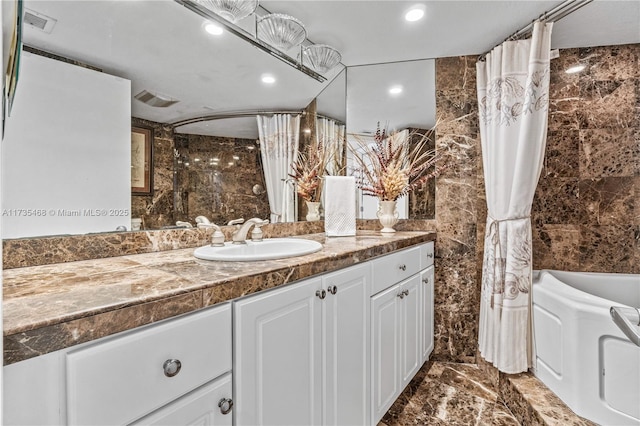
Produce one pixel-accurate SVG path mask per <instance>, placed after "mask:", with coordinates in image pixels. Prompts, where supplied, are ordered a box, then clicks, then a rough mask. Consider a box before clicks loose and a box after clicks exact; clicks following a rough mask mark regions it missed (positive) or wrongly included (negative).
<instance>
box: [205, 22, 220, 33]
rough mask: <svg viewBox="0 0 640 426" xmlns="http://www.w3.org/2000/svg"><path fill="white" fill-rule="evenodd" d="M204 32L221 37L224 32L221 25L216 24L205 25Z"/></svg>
mask: <svg viewBox="0 0 640 426" xmlns="http://www.w3.org/2000/svg"><path fill="white" fill-rule="evenodd" d="M204 30H205V31H206V32H208V33H209V34H211V35H221V34H222V33H223V32H224V30H223V29H222V27H221V26H220V25H217V24H214V23H213V22H208V23H207V24H205V26H204Z"/></svg>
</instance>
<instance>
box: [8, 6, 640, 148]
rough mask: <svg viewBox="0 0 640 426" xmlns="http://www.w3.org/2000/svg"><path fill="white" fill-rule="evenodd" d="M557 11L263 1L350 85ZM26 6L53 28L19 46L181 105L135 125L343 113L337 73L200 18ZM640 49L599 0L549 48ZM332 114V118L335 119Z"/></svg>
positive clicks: (235, 131)
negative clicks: (325, 50) (257, 114)
mask: <svg viewBox="0 0 640 426" xmlns="http://www.w3.org/2000/svg"><path fill="white" fill-rule="evenodd" d="M415 3H422V4H424V5H426V10H427V14H426V18H425V19H423V20H421V21H418V22H413V23H409V22H406V21H404V19H403V15H404V12H405V11H406V9H407V8H408V7H409V6H411V5H413V4H415ZM560 3H561V1H419V0H418V1H411V2H406V1H321V0H308V1H270V0H264V1H262V2H261V3H260V4H261V6H262V7H264V8H266V9H268V10H269V11H271V12H281V13H288V14H291V15H293V16H295V17H296V18H298V19H299V20H301V21H302V22H303V23H304V24H305V26H306V29H307V34H308V38H309V40H311V41H312V42H314V43H327V44H331V45H333V46H335V47H336V48H337V49H338V50H339V51H340V52H341V53H342V63H343V64H344V65H345V66H347V67H348V68H347V74H348V73H349V71H350V70H352V71H353V72H354V73H358V72H360V71H359V70H363V69H364V68H370V67H356V66H359V65H365V64H379V63H386V62H399V61H408V60H416V59H428V58H437V57H447V56H458V55H469V54H480V53H484V52H485V51H487V50H489V49H490V48H491V47H493V46H494V45H496V44H497V43H499V42H501V41H502V40H503V39H504V38H505V37H507V36H508V35H510V34H511V33H513V32H514V31H516V30H517V29H519V28H521V27H522V26H524V25H526V24H527V23H529V22H531V21H532V20H533V19H535V18H536V17H538V16H539V15H540V14H542V13H543V12H544V11H546V10H549V9H551V8H553V7H554V6H556V5H557V4H560ZM24 5H25V7H26V8H28V9H31V10H34V11H36V12H38V13H42V14H45V15H48V16H50V17H52V18H54V19H57V23H56V25H55V27H54V29H53V31H52V32H51V34H45V33H43V32H41V31H39V30H35V29H33V28H28V27H27V28H25V30H24V39H23V40H24V42H25V43H26V44H28V45H31V46H34V47H36V48H39V49H42V50H47V51H50V52H52V53H55V54H58V55H61V56H65V57H68V58H71V59H75V60H79V61H82V62H85V63H88V64H90V65H93V66H96V67H98V68H101V69H103V70H104V71H105V72H108V73H111V74H115V75H118V76H121V77H124V78H128V79H130V80H131V81H132V96H133V95H135V94H137V93H138V92H140V91H141V90H143V89H146V90H149V91H152V92H156V93H159V94H162V95H165V96H168V97H172V98H175V99H178V100H179V101H180V102H178V103H176V104H175V105H173V106H170V107H168V108H152V107H149V106H147V105H144V104H142V103H140V102H138V101H136V100H132V112H133V115H134V116H137V117H141V118H146V119H150V120H153V121H158V122H164V123H172V122H176V121H179V120H182V119H187V118H192V117H197V116H203V115H211V114H219V113H226V112H235V111H248V110H250V111H258V110H261V111H270V110H300V109H303V108H304V107H306V106H307V105H308V104H309V103H310V102H311V101H312V100H313V99H314V98H315V97H316V96H317V95H318V94H320V93H321V92H323V91H324V92H323V94H321V95H320V98H321V99H323V98H327V100H326V101H325V100H323V101H322V102H321V104H322V108H325V107H326V108H328V109H329V110H333V111H335V110H336V108H337V109H340V105H344V93H345V89H344V86H345V83H344V81H345V80H344V74H345V73H340V72H341V71H342V70H343V68H344V67H343V65H341V66H338V67H336V68H334V69H333V70H331V71H330V72H328V73H327V74H326V75H325V76H326V77H327V78H328V81H327V82H325V83H319V82H317V81H316V80H314V79H312V78H310V77H308V76H306V75H304V74H302V73H301V72H299V71H297V70H295V69H293V68H291V67H289V66H287V65H286V64H284V63H282V62H280V61H278V60H277V59H275V58H273V57H272V56H270V55H268V54H266V53H264V52H262V51H259V50H257V49H256V48H254V47H252V46H251V45H250V44H249V43H246V42H244V41H242V40H240V39H239V38H237V37H235V36H233V35H231V34H229V33H224V34H223V35H221V36H217V37H214V36H210V35H208V34H206V33H205V32H204V31H203V29H202V23H203V19H202V18H201V17H199V16H197V15H196V14H195V13H193V12H191V11H190V10H188V9H187V8H185V7H183V6H182V5H180V4H178V3H175V2H174V1H172V0H153V1H143V0H126V1H125V0H120V1H114V0H108V1H107V0H105V1H100V0H85V1H57V0H45V1H42V0H41V1H32V0H25V1H24ZM12 6H13V2H7V1H3V2H2V7H3V20H4V22H3V32H4V44H5V46H4V47H5V52H6V47H7V46H8V43H9V40H8V39H9V37H8V35H9V31H10V29H11V17H12V15H13V13H12V10H11V7H12ZM253 19H254V18H253V17H249V18H246V19H245V21H243V22H242V23H241V26H242V27H243V28H250V27H251V26H252V25H253V23H252V20H253ZM638 42H640V2H638V1H607V0H596V1H594V2H592V3H590V4H589V5H587V6H585V7H584V8H582V9H581V10H579V11H577V12H575V13H574V14H572V15H570V16H568V17H566V18H564V19H563V20H561V21H560V22H558V23H556V24H555V25H554V30H553V38H552V44H553V47H554V48H568V47H587V46H598V45H614V44H623V43H638ZM289 53H291V54H292V55H294V56H295V52H289ZM351 67H354V68H351ZM267 72H268V73H271V74H273V75H275V76H276V78H277V79H278V80H277V82H276V83H275V84H273V85H271V86H265V85H264V84H263V83H261V82H260V76H261V75H262V74H263V73H267ZM338 74H340V77H339V78H338V79H336V81H335V82H334V85H330V83H331V82H332V80H333V79H334V78H335V77H336V75H338ZM398 77H401V76H400V75H398ZM362 84H363V87H364V88H365V90H360V89H358V90H359V91H361V92H363V93H365V94H366V93H368V92H369V91H367V90H366V87H367V86H368V87H371V88H372V89H373V88H374V87H375V85H376V84H377V83H376V80H370V81H369V82H366V81H365V82H364V83H362ZM327 87H329V88H327ZM325 89H326V90H325ZM373 91H374V90H371V92H373ZM17 96H19V92H18V94H17ZM341 97H342V98H341ZM329 98H331V100H329ZM319 103H320V101H319ZM370 104H371V100H368V99H366V97H365V98H364V99H355V98H353V97H350V98H349V111H359V110H363V109H365V107H366V106H367V105H370ZM392 106H393V105H392ZM394 109H395V110H396V111H397V110H398V105H395V106H394ZM332 114H336V115H335V116H336V117H337V114H339V111H336V112H332ZM349 114H351V113H349ZM381 115H383V114H381ZM337 118H340V117H337ZM349 119H350V118H349V117H348V119H347V121H349ZM207 124H208V126H207ZM181 131H188V132H194V133H204V134H217V135H219V136H236V137H249V138H255V137H256V134H257V128H256V126H255V120H253V119H251V118H244V119H236V120H235V121H234V122H229V121H227V120H217V121H210V122H207V123H200V124H198V125H192V126H190V128H189V129H187V128H181Z"/></svg>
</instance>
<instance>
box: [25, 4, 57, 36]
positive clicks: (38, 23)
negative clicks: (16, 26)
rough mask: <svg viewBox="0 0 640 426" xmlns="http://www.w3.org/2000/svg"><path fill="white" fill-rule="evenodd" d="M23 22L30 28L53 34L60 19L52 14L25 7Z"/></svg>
mask: <svg viewBox="0 0 640 426" xmlns="http://www.w3.org/2000/svg"><path fill="white" fill-rule="evenodd" d="M23 22H24V24H25V25H28V26H29V27H30V28H34V29H37V30H40V31H42V32H45V33H47V34H51V31H52V30H53V27H54V26H55V25H56V22H58V21H57V20H56V19H53V18H52V17H50V16H47V15H43V14H42V13H38V12H36V11H35V10H31V9H25V11H24V18H23Z"/></svg>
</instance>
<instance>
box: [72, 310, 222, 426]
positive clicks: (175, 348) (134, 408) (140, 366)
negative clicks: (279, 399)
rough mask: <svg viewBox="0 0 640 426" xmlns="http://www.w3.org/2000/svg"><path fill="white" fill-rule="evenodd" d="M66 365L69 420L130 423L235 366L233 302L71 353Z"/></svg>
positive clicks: (74, 423) (89, 423)
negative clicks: (232, 352) (172, 368)
mask: <svg viewBox="0 0 640 426" xmlns="http://www.w3.org/2000/svg"><path fill="white" fill-rule="evenodd" d="M171 360H178V361H179V363H180V366H181V367H180V369H179V371H178V372H177V374H175V375H173V376H172V377H169V376H170V375H171V371H170V369H171V367H175V366H176V365H177V362H173V363H172V362H171ZM66 365H67V415H68V418H67V420H68V424H73V425H93V424H105V425H106V424H108V425H116V424H126V423H129V422H131V421H133V420H135V419H137V418H139V417H141V416H143V415H145V414H147V413H150V412H151V411H153V410H156V409H158V408H160V407H162V406H163V405H165V404H167V403H169V402H171V401H172V400H174V399H176V398H178V397H180V396H181V395H184V394H186V393H187V392H189V391H191V390H192V389H194V388H196V387H198V386H200V385H202V384H204V383H207V382H209V381H211V380H213V379H214V378H216V377H218V376H220V375H222V374H224V373H225V372H227V371H230V370H231V305H230V304H226V305H223V306H220V307H215V308H209V309H206V310H203V311H200V312H196V313H194V314H189V315H186V316H184V317H180V318H177V319H171V320H167V321H164V322H162V323H161V324H157V325H151V326H148V327H144V328H142V329H140V330H135V331H131V332H126V333H123V334H121V335H118V336H114V337H113V338H109V339H107V340H104V341H102V342H99V343H96V344H94V345H90V346H85V347H83V348H81V349H78V350H76V351H71V352H69V353H68V354H67V355H66ZM165 365H166V368H165Z"/></svg>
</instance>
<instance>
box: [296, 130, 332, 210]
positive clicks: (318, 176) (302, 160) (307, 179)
mask: <svg viewBox="0 0 640 426" xmlns="http://www.w3.org/2000/svg"><path fill="white" fill-rule="evenodd" d="M329 161H330V155H329V153H328V152H327V150H326V149H325V148H324V146H323V145H322V144H321V143H310V144H309V145H307V147H306V149H305V150H304V151H300V152H299V153H298V158H297V159H296V162H295V163H293V164H292V165H291V168H292V169H293V173H290V174H289V176H290V177H291V178H293V180H295V182H296V191H297V192H298V195H299V196H300V198H302V199H303V200H305V201H313V202H318V201H320V198H321V196H322V178H323V177H324V176H325V175H326V174H328V173H327V165H328V164H329Z"/></svg>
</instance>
